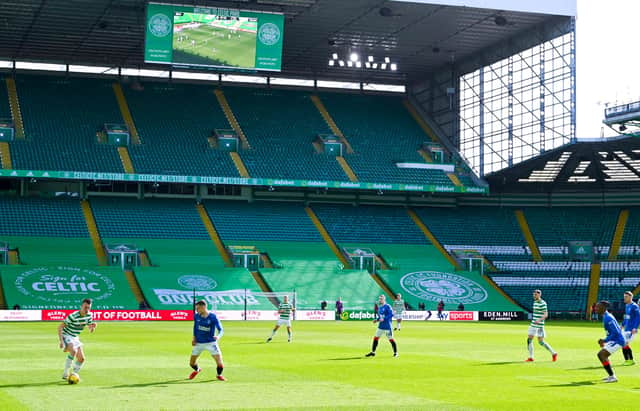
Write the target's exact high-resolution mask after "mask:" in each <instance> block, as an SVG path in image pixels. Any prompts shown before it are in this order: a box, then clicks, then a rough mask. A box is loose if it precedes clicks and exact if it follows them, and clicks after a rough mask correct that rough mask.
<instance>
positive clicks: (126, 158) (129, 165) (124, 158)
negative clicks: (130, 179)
mask: <svg viewBox="0 0 640 411" xmlns="http://www.w3.org/2000/svg"><path fill="white" fill-rule="evenodd" d="M118 155H119V156H120V161H121V162H122V168H124V172H125V173H128V174H133V173H135V170H134V168H133V162H132V161H131V156H130V155H129V149H128V148H126V147H118Z"/></svg>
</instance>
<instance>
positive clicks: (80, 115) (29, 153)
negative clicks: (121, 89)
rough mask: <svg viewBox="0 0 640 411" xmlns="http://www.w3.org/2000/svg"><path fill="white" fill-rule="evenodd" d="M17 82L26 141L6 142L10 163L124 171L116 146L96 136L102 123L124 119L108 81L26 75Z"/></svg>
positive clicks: (32, 167)
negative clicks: (11, 160) (7, 143)
mask: <svg viewBox="0 0 640 411" xmlns="http://www.w3.org/2000/svg"><path fill="white" fill-rule="evenodd" d="M16 86H17V90H18V95H19V98H20V105H21V107H22V116H23V119H24V126H25V134H26V140H15V141H13V142H11V143H10V145H11V154H12V158H13V166H14V168H16V169H18V170H63V171H94V172H116V173H121V172H123V171H124V170H123V168H122V163H121V161H120V158H119V156H118V152H117V151H116V149H115V147H114V146H110V145H105V144H100V143H99V142H98V139H97V137H96V133H97V132H98V131H100V130H101V129H102V128H103V126H104V124H105V123H122V117H121V115H120V112H119V110H118V106H117V104H116V100H115V97H114V95H113V90H112V88H111V83H110V82H107V81H104V80H97V79H87V78H62V77H44V76H26V75H25V76H19V77H17V79H16ZM62 96H64V104H61V103H60V101H61V100H60V99H61V97H62Z"/></svg>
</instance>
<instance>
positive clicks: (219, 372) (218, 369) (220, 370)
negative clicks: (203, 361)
mask: <svg viewBox="0 0 640 411" xmlns="http://www.w3.org/2000/svg"><path fill="white" fill-rule="evenodd" d="M222 370H224V367H223V366H222V365H219V366H218V367H216V371H217V372H218V375H222Z"/></svg>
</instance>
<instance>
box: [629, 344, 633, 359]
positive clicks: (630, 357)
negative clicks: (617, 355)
mask: <svg viewBox="0 0 640 411" xmlns="http://www.w3.org/2000/svg"><path fill="white" fill-rule="evenodd" d="M629 359H630V360H633V351H632V350H631V347H629Z"/></svg>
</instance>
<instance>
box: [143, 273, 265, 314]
mask: <svg viewBox="0 0 640 411" xmlns="http://www.w3.org/2000/svg"><path fill="white" fill-rule="evenodd" d="M136 278H137V279H138V283H139V284H140V287H141V288H142V291H143V293H144V296H145V298H146V299H147V302H148V303H149V305H151V307H152V308H154V309H156V310H168V309H171V310H175V309H179V310H186V309H190V308H192V306H193V299H194V296H195V299H196V300H200V299H203V300H205V301H207V302H208V303H209V308H212V309H215V310H244V308H245V303H246V307H247V309H248V310H273V309H274V306H273V304H271V303H270V302H269V300H268V299H267V298H266V297H263V296H257V295H254V294H253V292H252V290H259V288H258V285H257V284H256V283H255V281H254V280H253V277H252V276H251V274H250V273H249V272H248V271H247V270H245V269H225V270H224V272H222V273H220V274H219V275H218V274H212V273H201V272H200V273H194V272H173V271H162V270H158V269H155V268H145V267H138V268H137V269H136ZM194 292H195V295H194Z"/></svg>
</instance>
